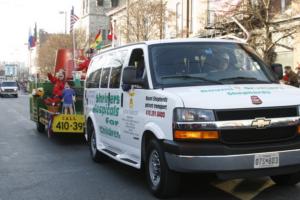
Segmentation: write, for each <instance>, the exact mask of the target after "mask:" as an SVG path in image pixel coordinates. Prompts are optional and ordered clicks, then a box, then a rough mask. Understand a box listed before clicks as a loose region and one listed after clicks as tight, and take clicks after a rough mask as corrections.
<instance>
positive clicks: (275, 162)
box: [254, 152, 279, 168]
mask: <svg viewBox="0 0 300 200" xmlns="http://www.w3.org/2000/svg"><path fill="white" fill-rule="evenodd" d="M278 166H279V153H277V152H272V153H259V154H255V156H254V168H270V167H278Z"/></svg>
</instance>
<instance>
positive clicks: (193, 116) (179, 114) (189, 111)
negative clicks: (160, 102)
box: [174, 108, 215, 122]
mask: <svg viewBox="0 0 300 200" xmlns="http://www.w3.org/2000/svg"><path fill="white" fill-rule="evenodd" d="M174 121H175V122H206V121H215V115H214V112H213V111H212V110H206V109H199V108H175V109H174Z"/></svg>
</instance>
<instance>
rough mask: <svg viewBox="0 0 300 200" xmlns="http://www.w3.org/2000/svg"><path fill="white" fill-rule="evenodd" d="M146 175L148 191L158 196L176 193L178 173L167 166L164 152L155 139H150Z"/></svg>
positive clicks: (178, 180)
mask: <svg viewBox="0 0 300 200" xmlns="http://www.w3.org/2000/svg"><path fill="white" fill-rule="evenodd" d="M145 170H146V176H147V182H148V186H149V189H150V191H151V192H152V193H153V194H154V195H155V196H156V197H158V198H165V197H172V196H175V195H177V194H178V188H179V184H180V175H179V174H178V173H176V172H174V171H171V170H170V169H169V168H168V165H167V163H166V160H165V157H164V152H163V150H162V148H161V146H160V144H159V142H158V141H157V140H155V139H153V140H151V141H150V144H149V146H148V149H147V157H146V167H145Z"/></svg>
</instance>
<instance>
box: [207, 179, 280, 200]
mask: <svg viewBox="0 0 300 200" xmlns="http://www.w3.org/2000/svg"><path fill="white" fill-rule="evenodd" d="M211 184H212V186H214V187H216V188H218V189H220V190H222V191H224V192H226V193H229V194H231V195H233V196H234V197H236V198H238V199H242V200H251V199H253V198H254V197H256V196H257V195H258V194H260V193H261V192H263V191H264V190H265V189H267V188H269V187H271V186H273V185H275V183H274V182H273V181H272V180H271V179H270V178H256V179H234V180H228V181H220V180H218V181H214V182H213V183H211Z"/></svg>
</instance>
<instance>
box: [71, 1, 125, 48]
mask: <svg viewBox="0 0 300 200" xmlns="http://www.w3.org/2000/svg"><path fill="white" fill-rule="evenodd" d="M118 6H119V0H82V1H81V8H80V10H81V13H80V16H81V17H80V19H79V20H78V21H77V22H76V25H75V27H74V29H75V30H76V29H82V30H85V34H86V46H90V44H91V43H92V42H93V40H94V38H95V36H96V35H97V33H98V32H99V30H101V31H102V39H103V43H104V44H108V43H109V42H110V41H108V39H107V35H108V33H109V30H110V18H109V17H108V16H107V15H106V13H107V12H108V11H110V10H111V9H113V8H115V7H118ZM77 24H78V25H77Z"/></svg>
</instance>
